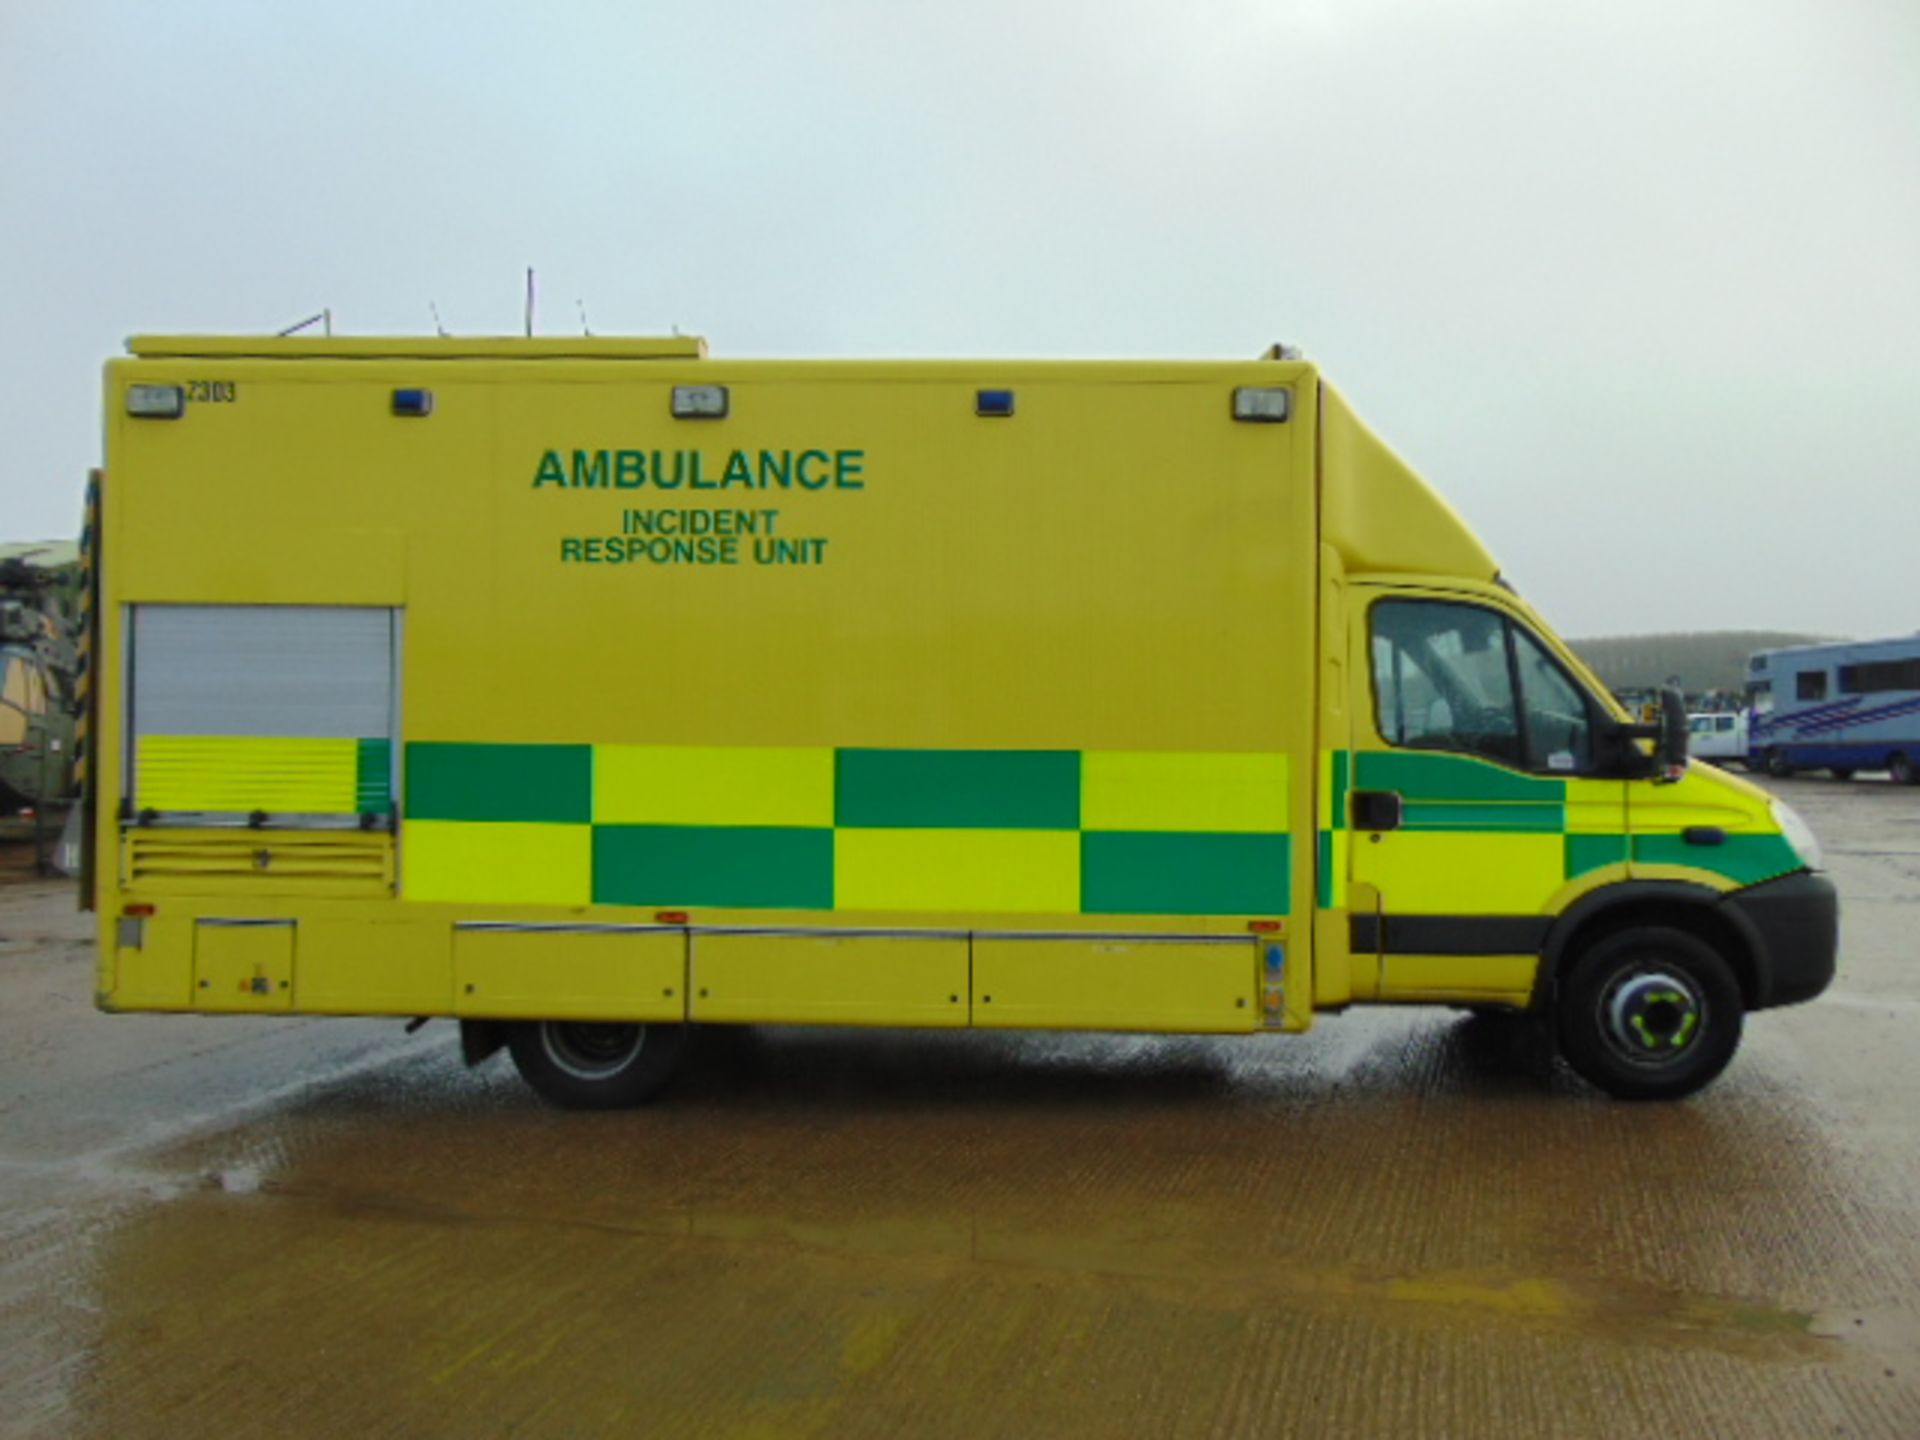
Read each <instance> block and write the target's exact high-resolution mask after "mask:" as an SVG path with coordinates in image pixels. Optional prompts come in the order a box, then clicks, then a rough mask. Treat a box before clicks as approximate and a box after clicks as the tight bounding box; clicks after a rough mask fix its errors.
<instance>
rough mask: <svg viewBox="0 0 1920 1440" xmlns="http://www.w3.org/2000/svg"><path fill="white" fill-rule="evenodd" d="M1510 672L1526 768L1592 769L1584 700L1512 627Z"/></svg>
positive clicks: (1589, 721)
mask: <svg viewBox="0 0 1920 1440" xmlns="http://www.w3.org/2000/svg"><path fill="white" fill-rule="evenodd" d="M1513 659H1514V669H1516V670H1517V671H1518V672H1519V674H1520V698H1521V700H1522V702H1523V704H1524V707H1525V714H1526V728H1527V768H1528V769H1530V770H1547V771H1581V770H1589V769H1591V768H1592V767H1593V719H1592V715H1591V714H1590V712H1589V709H1588V706H1587V697H1586V696H1585V695H1583V694H1581V693H1580V690H1579V688H1578V687H1576V686H1575V685H1574V683H1573V682H1572V681H1571V680H1569V679H1568V678H1567V675H1566V672H1565V671H1564V670H1562V669H1561V668H1560V667H1559V666H1558V665H1557V664H1555V663H1554V660H1553V657H1552V656H1551V655H1549V654H1547V652H1546V651H1545V650H1544V649H1542V648H1541V645H1540V642H1539V641H1538V640H1536V639H1534V638H1533V636H1531V635H1529V634H1527V632H1526V631H1524V630H1521V629H1518V628H1517V627H1516V628H1514V629H1513Z"/></svg>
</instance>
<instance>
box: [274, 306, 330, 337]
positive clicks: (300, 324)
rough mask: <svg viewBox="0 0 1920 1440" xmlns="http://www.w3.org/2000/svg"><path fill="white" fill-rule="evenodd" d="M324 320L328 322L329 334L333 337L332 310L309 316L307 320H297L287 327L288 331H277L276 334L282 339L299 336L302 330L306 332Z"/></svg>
mask: <svg viewBox="0 0 1920 1440" xmlns="http://www.w3.org/2000/svg"><path fill="white" fill-rule="evenodd" d="M322 320H324V321H326V322H327V334H329V335H331V334H332V333H333V312H332V311H331V310H321V311H317V312H316V313H314V314H312V315H309V316H308V317H307V318H306V319H304V320H296V321H294V322H293V324H291V325H289V326H287V328H286V329H284V330H276V331H275V332H274V333H275V334H276V335H280V336H282V337H285V336H288V335H298V334H299V333H300V332H301V331H302V330H305V329H306V328H307V327H308V326H309V325H318V324H319V323H320V322H321V321H322Z"/></svg>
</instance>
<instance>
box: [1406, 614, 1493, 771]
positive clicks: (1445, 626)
mask: <svg viewBox="0 0 1920 1440" xmlns="http://www.w3.org/2000/svg"><path fill="white" fill-rule="evenodd" d="M1373 674H1374V695H1375V703H1376V707H1377V714H1378V719H1379V723H1380V734H1381V736H1382V737H1383V738H1385V740H1386V741H1387V743H1388V744H1390V745H1402V746H1405V747H1407V748H1408V749H1411V750H1449V751H1453V752H1455V753H1459V754H1466V755H1484V756H1486V757H1487V758H1488V759H1489V760H1499V761H1502V762H1503V763H1505V764H1509V765H1517V764H1519V763H1520V761H1521V755H1520V731H1519V726H1518V724H1517V723H1516V719H1515V716H1516V709H1517V707H1516V706H1515V704H1514V695H1513V672H1512V668H1511V666H1509V665H1508V663H1507V629H1506V621H1505V620H1504V619H1502V618H1501V617H1500V616H1499V615H1496V614H1495V613H1494V612H1493V611H1491V610H1482V609H1481V608H1480V607H1479V606H1477V605H1451V604H1447V603H1445V602H1441V601H1426V600H1383V601H1381V602H1380V603H1379V604H1377V605H1375V606H1374V607H1373Z"/></svg>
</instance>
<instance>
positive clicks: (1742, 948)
mask: <svg viewBox="0 0 1920 1440" xmlns="http://www.w3.org/2000/svg"><path fill="white" fill-rule="evenodd" d="M1725 898H1726V897H1725V896H1724V895H1722V894H1721V892H1719V891H1718V890H1714V889H1711V888H1709V887H1708V886H1705V885H1690V884H1688V883H1686V882H1685V881H1681V880H1627V881H1622V882H1620V883H1619V884H1615V885H1608V886H1605V887H1603V888H1601V889H1599V890H1595V891H1593V892H1592V893H1590V894H1587V895H1583V896H1581V898H1580V899H1579V900H1577V901H1575V902H1574V903H1573V904H1572V905H1571V906H1569V907H1568V908H1567V910H1566V912H1565V913H1564V914H1562V915H1561V916H1560V918H1559V919H1558V920H1556V921H1555V922H1554V924H1553V928H1552V929H1551V930H1550V931H1548V932H1547V943H1546V944H1545V945H1544V946H1543V947H1542V948H1541V953H1540V973H1539V976H1538V978H1537V979H1536V980H1535V982H1534V987H1533V1005H1532V1009H1533V1010H1534V1011H1536V1012H1538V1013H1546V1012H1547V1011H1549V1010H1551V1008H1552V1006H1553V1002H1554V997H1555V995H1556V994H1557V992H1558V987H1559V984H1560V982H1561V981H1562V980H1563V979H1564V978H1565V976H1566V971H1567V967H1568V966H1569V965H1571V963H1572V962H1573V960H1574V958H1575V957H1577V956H1578V955H1580V954H1581V953H1582V952H1584V951H1586V950H1588V949H1590V948H1591V947H1592V946H1594V945H1596V944H1598V943H1599V942H1600V941H1601V940H1602V939H1604V938H1605V937H1606V936H1607V935H1609V934H1611V933H1613V932H1614V931H1617V930H1627V929H1631V928H1633V927H1635V926H1641V925H1654V926H1666V927H1668V928H1671V929H1675V930H1684V931H1686V932H1687V933H1688V934H1690V935H1693V936H1695V937H1697V938H1698V939H1700V940H1702V941H1704V942H1705V943H1707V944H1708V945H1711V946H1712V947H1713V948H1714V949H1715V950H1717V951H1719V952H1720V955H1721V957H1722V958H1723V959H1724V960H1725V961H1726V962H1727V964H1728V966H1729V967H1730V968H1731V969H1732V970H1733V975H1734V979H1735V980H1736V981H1738V982H1739V985H1740V998H1741V1001H1742V1002H1743V1003H1744V1004H1745V1006H1746V1008H1747V1009H1748V1010H1761V1009H1764V1008H1765V1007H1766V1005H1767V1003H1768V1000H1769V998H1770V997H1769V993H1768V992H1769V989H1770V987H1769V986H1768V984H1767V982H1766V975H1765V972H1764V968H1763V966H1762V965H1761V960H1760V957H1761V955H1762V954H1763V953H1764V949H1763V946H1762V943H1761V940H1760V937H1759V936H1758V935H1757V934H1755V933H1754V931H1753V925H1752V923H1751V922H1750V921H1748V920H1747V918H1746V917H1745V916H1744V915H1741V914H1740V913H1739V911H1738V910H1735V909H1732V908H1730V907H1728V906H1724V905H1722V904H1721V903H1720V902H1721V901H1722V900H1723V899H1725Z"/></svg>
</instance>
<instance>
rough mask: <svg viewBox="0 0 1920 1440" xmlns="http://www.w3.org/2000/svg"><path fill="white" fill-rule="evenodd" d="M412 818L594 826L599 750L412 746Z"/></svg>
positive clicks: (409, 795) (585, 747)
mask: <svg viewBox="0 0 1920 1440" xmlns="http://www.w3.org/2000/svg"><path fill="white" fill-rule="evenodd" d="M407 815H408V817H409V818H410V819H414V820H518V821H534V822H546V823H550V824H566V825H585V824H588V823H590V822H591V821H592V819H593V747H592V746H590V745H477V744H458V743H446V742H441V741H414V742H412V743H410V744H409V745H408V746H407Z"/></svg>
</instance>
